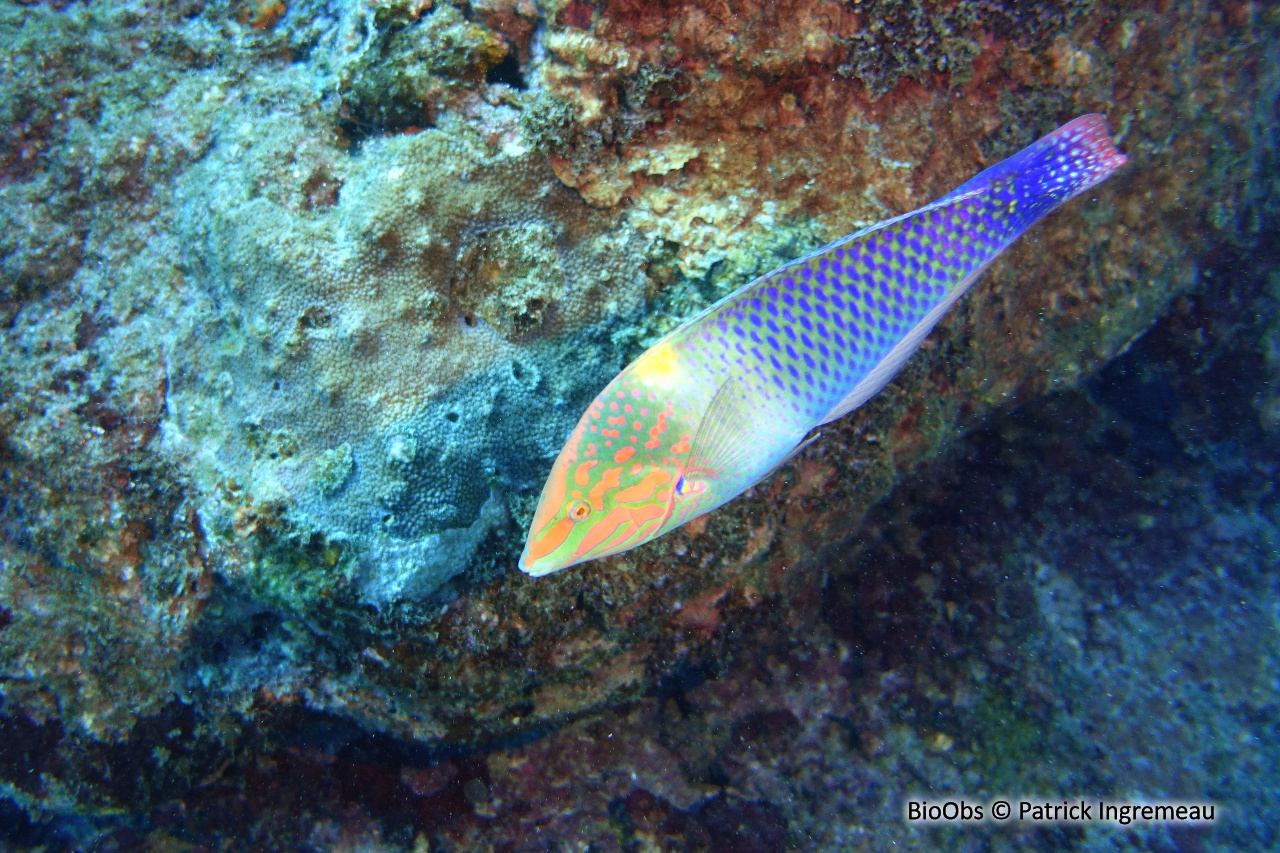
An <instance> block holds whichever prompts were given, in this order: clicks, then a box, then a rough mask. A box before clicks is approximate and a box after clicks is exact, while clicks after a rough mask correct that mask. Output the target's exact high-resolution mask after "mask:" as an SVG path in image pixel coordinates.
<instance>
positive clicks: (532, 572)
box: [519, 543, 565, 578]
mask: <svg viewBox="0 0 1280 853" xmlns="http://www.w3.org/2000/svg"><path fill="white" fill-rule="evenodd" d="M519 566H520V571H522V572H524V573H525V574H526V575H529V576H530V577H535V578H540V577H545V576H546V575H549V574H551V573H552V572H558V571H560V570H561V569H563V568H564V567H565V564H564V563H562V562H559V561H557V560H555V559H552V558H551V557H550V555H548V556H546V557H542V558H540V559H537V560H530V559H529V546H528V544H527V543H526V545H525V548H524V552H523V553H522V554H521V555H520V562H519Z"/></svg>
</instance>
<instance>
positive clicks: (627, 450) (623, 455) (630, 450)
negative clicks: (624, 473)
mask: <svg viewBox="0 0 1280 853" xmlns="http://www.w3.org/2000/svg"><path fill="white" fill-rule="evenodd" d="M635 455H636V449H635V448H634V447H624V448H622V449H621V450H619V451H618V452H617V453H615V454H613V461H614V462H617V463H618V464H619V465H621V464H622V463H623V462H626V461H627V460H628V459H630V458H631V457H632V456H635Z"/></svg>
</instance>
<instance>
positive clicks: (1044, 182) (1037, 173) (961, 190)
mask: <svg viewBox="0 0 1280 853" xmlns="http://www.w3.org/2000/svg"><path fill="white" fill-rule="evenodd" d="M1127 159H1128V158H1126V157H1125V156H1124V154H1122V153H1121V152H1120V151H1118V150H1116V147H1115V145H1113V144H1112V142H1111V136H1110V134H1109V133H1108V131H1107V120H1106V118H1105V117H1103V116H1101V115H1099V114H1097V113H1092V114H1090V115H1085V116H1080V118H1078V119H1075V120H1074V121H1071V122H1068V123H1067V124H1064V125H1063V126H1062V127H1060V128H1058V129H1057V130H1055V131H1054V132H1053V133H1051V134H1049V135H1048V136H1045V137H1043V138H1041V139H1039V140H1037V141H1036V142H1035V143H1033V144H1032V145H1030V146H1028V147H1027V148H1025V149H1023V150H1022V151H1019V152H1018V153H1017V154H1015V155H1013V156H1012V157H1010V158H1009V159H1007V160H1002V161H1000V162H999V163H997V164H996V165H994V166H992V167H991V168H989V169H986V170H985V171H982V172H979V173H978V174H977V175H975V176H974V177H972V178H970V179H969V180H967V181H965V182H964V183H963V184H961V185H960V186H958V187H956V188H955V189H954V190H952V191H951V192H949V193H947V195H945V196H943V200H946V199H949V198H954V197H956V196H960V195H964V194H965V193H970V192H973V191H974V190H979V189H983V188H987V187H996V186H997V185H998V184H1001V183H1003V182H1008V184H1007V185H1006V186H1005V187H1001V188H1000V189H1001V190H1003V192H1001V193H1000V194H1001V195H1005V193H1009V194H1010V195H1011V198H1012V199H1013V200H1016V202H1017V206H1018V207H1019V208H1020V209H1018V211H1017V212H1018V214H1019V219H1021V220H1023V221H1024V222H1025V223H1026V225H1028V226H1029V225H1030V224H1031V223H1033V222H1035V220H1037V219H1039V218H1040V217H1041V216H1043V215H1044V214H1046V213H1048V212H1049V211H1050V210H1052V209H1053V208H1055V207H1057V206H1058V205H1060V204H1062V203H1063V202H1064V201H1066V200H1068V199H1070V198H1072V197H1073V196H1076V195H1079V194H1080V193H1082V192H1084V191H1085V190H1087V189H1089V188H1090V187H1092V186H1094V185H1096V184H1098V183H1100V182H1102V181H1103V180H1105V179H1106V177H1107V176H1108V175H1110V174H1111V173H1112V172H1114V171H1115V170H1116V169H1118V168H1120V167H1121V166H1123V165H1124V164H1125V162H1126V161H1127Z"/></svg>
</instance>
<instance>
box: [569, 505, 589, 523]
mask: <svg viewBox="0 0 1280 853" xmlns="http://www.w3.org/2000/svg"><path fill="white" fill-rule="evenodd" d="M588 515H591V507H590V506H588V505H587V503H586V502H585V501H574V502H573V503H571V504H569V517H570V518H572V519H573V520H574V521H582V519H584V518H586V517H587V516H588Z"/></svg>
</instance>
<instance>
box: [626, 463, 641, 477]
mask: <svg viewBox="0 0 1280 853" xmlns="http://www.w3.org/2000/svg"><path fill="white" fill-rule="evenodd" d="M643 470H644V466H643V465H641V464H640V463H639V462H637V463H636V464H634V465H632V466H631V470H630V471H628V472H627V473H628V474H631V475H633V476H634V475H636V474H639V473H640V472H641V471H643Z"/></svg>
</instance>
